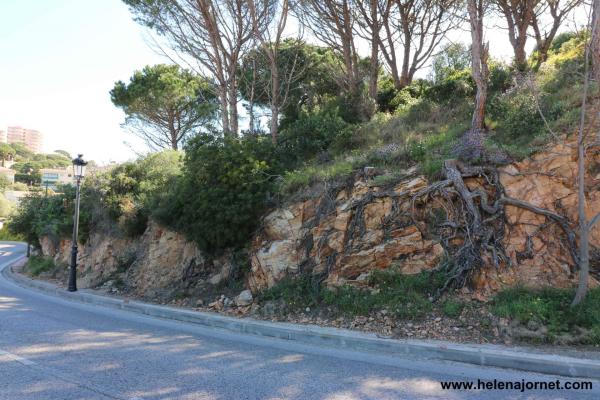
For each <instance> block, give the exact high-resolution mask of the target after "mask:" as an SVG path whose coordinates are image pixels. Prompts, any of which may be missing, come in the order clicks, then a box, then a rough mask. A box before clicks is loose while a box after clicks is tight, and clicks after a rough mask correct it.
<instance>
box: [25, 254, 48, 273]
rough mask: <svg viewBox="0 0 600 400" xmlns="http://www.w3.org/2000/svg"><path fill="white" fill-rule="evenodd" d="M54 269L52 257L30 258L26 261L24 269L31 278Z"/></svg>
mask: <svg viewBox="0 0 600 400" xmlns="http://www.w3.org/2000/svg"><path fill="white" fill-rule="evenodd" d="M54 267H55V264H54V260H53V259H52V257H41V256H32V257H29V259H28V260H27V264H26V265H25V269H26V270H27V271H28V272H29V273H30V274H31V275H33V276H38V275H39V274H41V273H42V272H47V271H51V270H52V269H53V268H54Z"/></svg>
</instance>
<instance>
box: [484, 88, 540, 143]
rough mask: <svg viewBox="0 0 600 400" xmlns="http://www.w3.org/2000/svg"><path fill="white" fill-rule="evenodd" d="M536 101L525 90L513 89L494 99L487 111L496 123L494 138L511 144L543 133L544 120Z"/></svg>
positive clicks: (531, 94) (529, 92)
mask: <svg viewBox="0 0 600 400" xmlns="http://www.w3.org/2000/svg"><path fill="white" fill-rule="evenodd" d="M536 101H537V100H536V98H535V96H534V95H533V93H531V91H530V90H528V89H527V88H520V89H515V90H513V91H511V92H509V93H506V94H503V95H501V96H497V97H496V98H495V99H494V102H493V104H492V105H491V106H490V107H489V109H490V115H491V117H492V119H494V120H495V121H498V125H497V127H496V135H495V137H496V139H497V140H498V141H499V142H501V143H511V142H513V141H514V140H515V139H518V138H522V137H525V138H534V137H536V136H538V135H540V134H542V133H544V131H545V126H544V120H543V119H542V116H541V115H540V113H539V111H538V105H537V102H536Z"/></svg>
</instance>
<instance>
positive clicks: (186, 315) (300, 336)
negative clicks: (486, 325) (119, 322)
mask: <svg viewBox="0 0 600 400" xmlns="http://www.w3.org/2000/svg"><path fill="white" fill-rule="evenodd" d="M16 261H18V260H15V262H16ZM15 262H13V263H12V264H14V263H15ZM1 273H2V275H3V276H4V277H5V278H7V279H8V280H10V281H12V282H14V283H16V284H18V285H19V286H22V287H28V288H32V289H35V290H38V291H41V292H44V293H47V294H50V295H52V296H55V297H61V298H66V299H69V300H74V301H78V302H81V303H88V304H93V305H98V306H104V307H110V308H116V309H120V310H125V311H131V312H134V313H137V314H143V315H148V316H151V317H158V318H164V319H170V320H176V321H182V322H188V323H194V324H199V325H202V326H206V327H212V328H219V329H225V330H227V331H230V332H234V333H243V334H250V335H257V336H263V337H271V338H277V339H285V340H294V341H297V342H299V343H302V344H309V345H317V346H327V347H335V348H341V349H345V350H350V351H366V352H373V353H380V354H385V355H387V356H393V355H397V356H407V355H408V356H413V357H419V358H421V359H433V360H443V361H454V362H461V363H467V364H474V365H480V366H486V367H499V368H509V369H516V370H522V371H528V372H537V373H542V374H550V375H560V376H565V377H578V378H594V379H599V378H600V360H591V359H580V358H574V357H567V356H559V355H549V354H537V353H527V352H526V351H525V350H524V349H517V350H514V349H508V348H506V347H503V346H499V345H463V344H456V343H451V342H434V341H419V340H396V339H383V338H379V337H377V336H376V335H375V334H370V333H363V332H354V331H349V330H345V329H338V328H328V327H319V326H314V325H296V324H290V323H279V322H278V323H274V322H266V321H259V320H254V319H251V318H234V317H227V316H222V315H215V314H212V313H207V312H200V311H190V310H181V309H176V308H172V307H167V306H159V305H154V304H148V303H142V302H138V301H129V300H123V299H118V298H111V297H107V296H101V295H96V294H91V293H85V292H74V293H72V292H67V291H65V290H64V289H62V288H59V287H57V286H56V285H53V284H51V283H48V282H43V281H38V280H34V279H30V278H27V277H25V276H23V275H21V274H19V273H16V272H14V271H13V270H12V266H9V267H7V268H4V269H3V270H2V271H1Z"/></svg>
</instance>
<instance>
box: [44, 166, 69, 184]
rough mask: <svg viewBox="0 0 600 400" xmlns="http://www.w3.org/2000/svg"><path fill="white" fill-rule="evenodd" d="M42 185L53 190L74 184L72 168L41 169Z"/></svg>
mask: <svg viewBox="0 0 600 400" xmlns="http://www.w3.org/2000/svg"><path fill="white" fill-rule="evenodd" d="M40 175H41V184H42V186H47V187H49V188H52V189H56V187H57V186H58V185H67V184H70V183H73V169H72V168H64V169H61V168H42V169H40Z"/></svg>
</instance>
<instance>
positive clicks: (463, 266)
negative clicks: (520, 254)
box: [412, 160, 578, 297]
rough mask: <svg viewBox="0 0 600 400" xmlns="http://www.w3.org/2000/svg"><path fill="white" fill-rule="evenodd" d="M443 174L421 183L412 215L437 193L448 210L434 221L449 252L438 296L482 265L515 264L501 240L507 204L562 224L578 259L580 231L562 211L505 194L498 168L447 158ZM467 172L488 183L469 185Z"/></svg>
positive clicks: (438, 202) (463, 281) (464, 281)
mask: <svg viewBox="0 0 600 400" xmlns="http://www.w3.org/2000/svg"><path fill="white" fill-rule="evenodd" d="M444 173H445V175H446V178H447V179H445V180H443V181H439V182H436V183H434V184H432V185H430V186H428V187H427V188H424V189H422V190H421V191H419V192H418V193H416V194H415V195H414V197H413V200H412V201H413V218H415V217H414V215H415V214H416V212H417V211H418V210H417V205H420V206H421V211H423V210H424V208H425V205H430V203H429V204H428V200H429V199H435V203H436V205H437V207H438V208H440V209H442V210H444V214H445V220H444V221H442V222H441V223H437V224H436V226H435V235H436V236H437V237H438V238H439V240H440V242H441V244H442V245H443V246H444V249H445V250H446V252H447V254H448V257H447V259H446V260H445V262H443V263H441V264H440V266H439V267H438V270H443V271H444V273H445V275H446V281H445V283H444V285H443V286H442V288H441V289H440V290H439V291H438V295H437V296H438V297H439V296H440V295H441V294H442V293H443V292H445V291H446V290H448V289H451V288H460V287H462V286H464V285H465V284H467V282H468V281H469V280H470V278H471V277H472V276H473V273H474V272H475V271H477V270H478V269H480V268H481V267H483V266H484V265H489V264H490V263H491V264H493V265H494V266H495V267H496V268H503V267H504V268H507V267H510V266H511V260H510V258H509V257H508V256H507V255H506V253H505V249H504V246H503V244H502V242H503V239H504V232H505V223H506V217H505V213H504V206H505V205H511V206H515V207H520V208H523V209H526V210H529V211H531V212H534V213H536V214H539V215H543V216H545V217H546V218H547V219H548V222H553V223H556V224H558V225H559V226H560V227H561V229H562V230H563V232H564V233H565V237H566V244H567V247H568V248H569V251H570V255H571V257H572V259H573V261H574V263H575V265H577V262H578V259H577V250H576V249H577V245H576V235H575V232H574V231H573V230H572V229H571V227H570V224H569V221H568V219H567V218H565V217H564V216H561V215H559V214H557V213H555V212H552V211H550V210H547V209H543V208H540V207H537V206H534V205H532V204H530V203H528V202H525V201H522V200H519V199H513V198H510V197H507V196H506V195H505V193H504V188H503V187H502V185H501V183H500V180H499V177H498V173H497V171H496V170H495V169H494V168H491V167H490V168H488V167H471V166H465V165H463V164H461V163H460V162H458V161H456V160H447V161H446V162H445V163H444ZM465 178H479V179H483V180H484V182H482V183H485V184H486V185H485V186H487V187H488V188H489V189H484V185H483V184H482V185H480V186H478V187H476V188H474V189H470V188H469V187H468V186H467V184H466V183H465V181H464V179H465Z"/></svg>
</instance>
